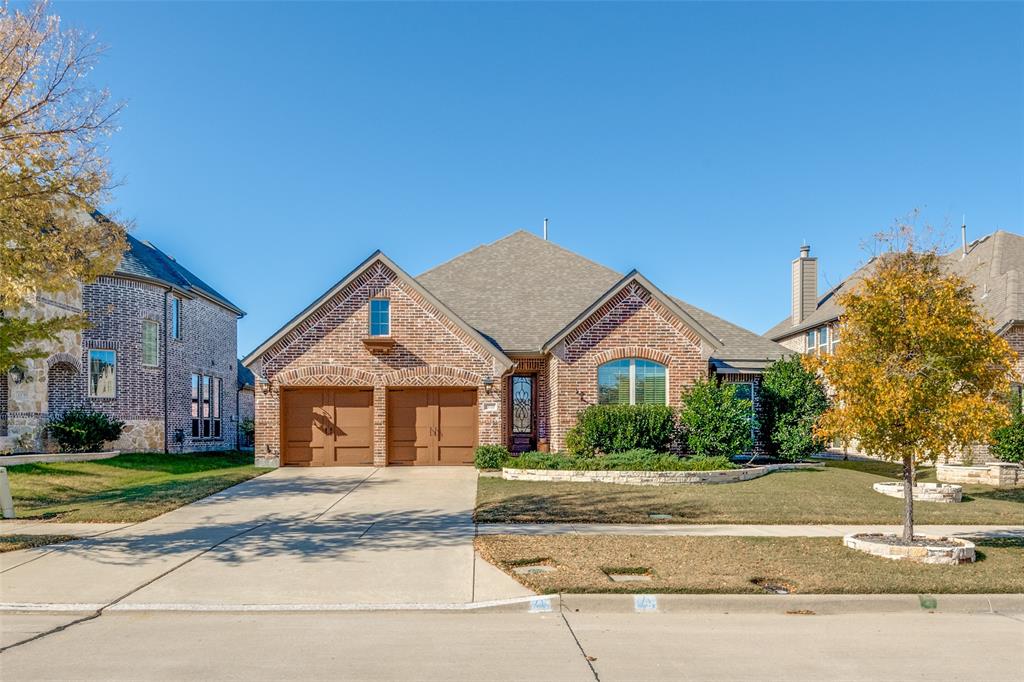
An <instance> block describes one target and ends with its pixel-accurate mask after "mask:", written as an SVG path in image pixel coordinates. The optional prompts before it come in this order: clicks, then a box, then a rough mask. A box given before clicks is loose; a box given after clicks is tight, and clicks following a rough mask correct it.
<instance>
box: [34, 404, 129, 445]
mask: <svg viewBox="0 0 1024 682" xmlns="http://www.w3.org/2000/svg"><path fill="white" fill-rule="evenodd" d="M122 429H124V422H123V421H121V420H120V419H115V418H113V417H108V416H107V415H105V414H104V413H102V412H92V411H90V410H68V411H67V412H65V413H64V414H62V415H60V416H57V417H51V418H50V421H49V422H47V424H46V430H47V432H48V433H49V434H50V435H51V436H53V437H54V438H56V439H57V443H58V444H59V445H60V449H61V451H62V452H95V451H98V450H99V449H100V448H102V447H103V443H105V442H107V441H114V440H117V439H118V438H119V437H120V436H121V430H122Z"/></svg>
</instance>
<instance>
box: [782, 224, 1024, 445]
mask: <svg viewBox="0 0 1024 682" xmlns="http://www.w3.org/2000/svg"><path fill="white" fill-rule="evenodd" d="M964 229H965V231H966V228H964ZM942 264H943V267H945V268H946V269H947V270H948V271H949V272H953V273H956V274H958V275H960V276H962V277H963V278H964V279H966V280H967V281H968V282H969V283H970V284H972V285H974V296H975V301H976V302H977V304H978V306H979V308H980V309H981V310H982V312H983V313H984V314H985V315H986V316H987V317H989V318H990V319H991V320H992V324H993V329H994V331H995V332H996V333H997V334H999V335H1000V336H1002V337H1003V338H1005V339H1006V340H1007V341H1008V342H1009V343H1010V347H1011V348H1013V350H1015V351H1016V352H1017V366H1016V370H1015V372H1014V375H1013V376H1011V377H1010V383H1011V385H1012V386H1013V390H1014V391H1015V392H1016V393H1017V394H1018V395H1020V394H1021V391H1022V390H1024V236H1021V235H1019V234H1014V233H1012V232H1006V231H1003V230H998V231H996V232H993V233H992V234H989V235H986V236H984V237H982V238H980V239H977V240H975V241H973V242H970V243H968V242H967V238H966V232H965V235H964V239H963V244H962V246H961V248H959V249H956V250H954V251H951V252H950V253H947V254H944V255H943V256H942ZM870 268H871V262H870V261H869V262H868V263H867V264H865V265H864V266H863V267H862V268H860V269H858V270H857V271H856V272H854V273H853V274H852V275H850V277H848V278H846V279H845V280H843V281H842V282H840V283H839V284H838V285H836V286H835V287H832V288H831V289H829V290H828V291H827V292H825V294H824V295H822V296H819V295H818V264H817V259H816V258H814V257H812V256H811V255H810V247H809V246H804V247H802V248H801V249H800V255H799V257H798V258H796V259H795V260H794V261H793V262H792V266H791V274H792V289H791V291H792V300H791V306H790V314H789V316H788V317H786V319H784V320H782V321H781V322H779V323H778V324H777V325H775V326H774V327H772V328H771V329H769V330H768V331H767V332H765V337H766V338H768V339H770V340H772V341H775V342H777V343H779V344H781V345H783V346H785V347H786V348H788V349H790V350H793V351H796V352H798V353H805V354H806V353H830V352H831V351H832V349H833V348H834V347H835V345H836V344H838V343H840V342H841V341H842V335H841V327H840V319H841V317H842V308H841V306H840V305H839V304H838V302H837V299H838V298H839V295H840V294H841V293H842V292H843V291H848V290H849V289H850V288H852V287H854V286H856V284H857V282H858V281H859V280H860V279H862V278H863V277H864V276H865V274H866V272H868V270H869V269H870ZM835 445H836V447H835V448H832V449H833V450H835V451H839V452H842V451H844V448H843V447H842V445H841V444H839V443H836V444H835ZM845 450H846V451H848V452H858V451H857V449H856V447H855V446H854V447H849V448H845ZM990 458H991V456H990V455H989V451H988V446H987V445H984V444H978V445H975V446H973V447H972V448H971V449H970V451H969V452H966V453H964V454H963V455H962V456H961V457H960V460H962V461H971V460H973V461H984V460H987V459H990Z"/></svg>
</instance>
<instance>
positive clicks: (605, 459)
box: [477, 446, 736, 471]
mask: <svg viewBox="0 0 1024 682" xmlns="http://www.w3.org/2000/svg"><path fill="white" fill-rule="evenodd" d="M485 447H492V448H493V447H495V446H485ZM478 452H479V450H478ZM477 461H478V462H479V461H480V457H479V455H478V457H477ZM478 466H479V465H478ZM502 466H506V467H509V468H514V469H559V470H566V471H716V470H721V469H735V468H736V465H735V464H733V463H732V462H731V461H729V459H728V458H727V457H702V456H697V457H685V458H683V457H677V456H676V455H673V454H668V453H661V452H655V451H654V450H643V449H636V450H628V451H626V452H616V453H612V454H609V455H596V456H593V457H575V456H572V455H567V454H565V453H561V452H524V453H523V454H521V455H519V456H514V455H509V456H508V457H507V458H506V459H505V460H504V461H503V462H502ZM488 468H498V467H488Z"/></svg>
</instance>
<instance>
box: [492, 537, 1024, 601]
mask: <svg viewBox="0 0 1024 682" xmlns="http://www.w3.org/2000/svg"><path fill="white" fill-rule="evenodd" d="M974 541H975V542H976V543H977V556H978V561H976V562H975V563H973V564H961V565H959V566H949V565H936V564H919V563H913V562H909V561H893V560H891V559H884V558H880V557H875V556H871V555H869V554H865V553H863V552H860V551H857V550H854V549H850V548H848V547H844V546H843V544H842V538H752V537H695V536H683V537H680V536H667V537H666V536H657V537H650V536H646V537H641V536H628V535H627V536H623V535H614V536H613V535H587V536H580V535H481V536H479V537H478V538H477V539H476V547H477V550H479V552H480V554H481V556H483V557H484V558H485V559H486V560H487V561H489V562H491V563H492V564H494V565H496V566H497V567H498V568H501V569H502V570H504V571H506V572H507V573H508V574H509V575H511V576H512V577H513V578H515V579H516V580H518V581H519V582H521V583H522V584H523V585H525V586H526V587H528V588H530V589H532V590H535V591H537V592H540V593H545V594H550V593H557V592H570V593H571V592H576V593H584V592H627V593H694V594H712V593H714V594H765V593H766V591H767V590H766V587H781V588H784V589H785V590H786V591H788V592H790V593H798V594H944V593H989V594H995V593H1022V592H1024V539H1021V538H998V539H984V540H983V539H975V540H974ZM530 565H540V566H546V567H549V568H553V569H554V570H550V571H549V572H537V573H526V574H521V573H516V572H514V571H513V568H515V567H520V568H522V567H524V566H530ZM614 573H629V574H633V575H645V576H649V577H650V580H648V581H643V582H613V581H612V580H611V578H610V577H609V574H614Z"/></svg>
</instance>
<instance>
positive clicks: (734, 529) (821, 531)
mask: <svg viewBox="0 0 1024 682" xmlns="http://www.w3.org/2000/svg"><path fill="white" fill-rule="evenodd" d="M902 531H903V526H875V525H813V524H801V525H749V524H748V525H744V524H692V525H690V524H667V523H666V524H655V523H651V524H625V523H622V524H615V523H481V524H478V525H477V533H478V534H480V535H564V534H577V535H709V536H716V535H731V536H739V537H777V538H789V537H842V536H844V535H847V534H849V533H901V532H902ZM914 532H915V533H919V534H921V535H964V536H968V535H969V536H986V537H1021V538H1024V526H972V525H965V526H928V525H916V526H914Z"/></svg>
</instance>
